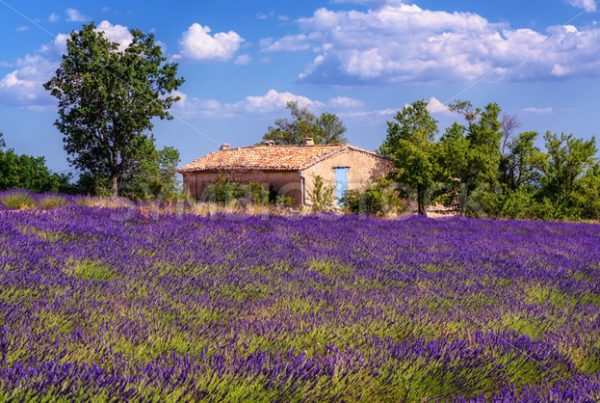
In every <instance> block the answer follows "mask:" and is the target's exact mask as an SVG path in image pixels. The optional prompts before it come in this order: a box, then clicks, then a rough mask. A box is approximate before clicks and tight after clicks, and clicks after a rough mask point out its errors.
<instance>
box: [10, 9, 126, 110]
mask: <svg viewBox="0 0 600 403" xmlns="http://www.w3.org/2000/svg"><path fill="white" fill-rule="evenodd" d="M97 31H99V32H103V33H104V35H105V36H106V37H107V38H108V39H110V40H111V41H113V42H116V43H118V44H119V50H121V51H122V50H124V49H125V48H127V46H129V44H131V41H132V39H133V37H132V35H131V33H130V32H129V29H128V28H127V27H126V26H123V25H117V24H111V23H110V22H109V21H102V22H101V23H100V24H99V25H98V27H97ZM68 39H69V35H68V34H58V35H56V36H55V37H54V39H53V40H52V41H51V42H48V43H46V44H44V45H42V46H41V47H40V48H39V49H38V51H36V52H34V53H33V54H28V55H26V56H25V57H23V58H20V59H18V60H17V62H16V66H15V67H16V68H15V69H14V70H12V71H11V72H9V73H8V74H6V75H5V76H4V77H3V78H2V79H0V103H3V104H7V105H13V106H23V107H30V108H37V109H39V108H44V107H46V106H49V105H52V103H53V102H54V101H53V99H52V98H51V97H50V95H49V94H48V92H47V91H46V90H45V89H44V88H43V84H44V83H45V82H46V81H48V80H49V79H50V77H52V74H53V73H54V72H55V71H56V69H57V68H58V65H59V63H60V58H61V56H62V55H63V54H64V53H65V52H66V50H67V40H68Z"/></svg>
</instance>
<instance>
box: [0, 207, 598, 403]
mask: <svg viewBox="0 0 600 403" xmlns="http://www.w3.org/2000/svg"><path fill="white" fill-rule="evenodd" d="M0 240H1V244H0V245H1V246H0V400H54V399H65V400H84V401H85V400H97V401H103V400H109V399H114V400H125V399H129V400H144V401H147V400H150V401H152V400H154V401H165V400H167V401H179V400H182V401H189V400H200V399H208V400H213V401H218V400H223V399H225V400H229V401H236V400H238V401H253V400H259V401H270V400H275V401H277V400H279V401H289V400H292V401H304V400H319V401H321V400H325V401H341V400H343V401H394V402H397V401H415V400H458V401H464V400H467V401H469V400H473V401H489V400H493V401H514V400H517V401H531V402H537V401H540V400H552V401H577V402H579V401H583V402H586V401H589V402H592V401H596V400H598V399H600V247H599V244H600V226H598V225H591V224H553V223H533V222H512V221H485V220H482V221H478V220H469V219H462V218H453V219H447V220H426V219H418V218H409V219H403V220H394V221H384V220H377V219H367V218H364V217H351V216H349V217H344V218H333V217H303V218H298V217H296V218H285V217H269V218H268V219H266V218H264V217H252V218H249V217H235V216H212V217H198V216H192V215H161V216H152V217H146V216H144V215H142V214H140V213H139V212H138V211H137V210H135V211H132V210H127V209H101V208H90V207H85V206H75V205H71V206H66V207H59V208H56V209H52V210H47V211H39V210H28V211H8V210H3V211H0Z"/></svg>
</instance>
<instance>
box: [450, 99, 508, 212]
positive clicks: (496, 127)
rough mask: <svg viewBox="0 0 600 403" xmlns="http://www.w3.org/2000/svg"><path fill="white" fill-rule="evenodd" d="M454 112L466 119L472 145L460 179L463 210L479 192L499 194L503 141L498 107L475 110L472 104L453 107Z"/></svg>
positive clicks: (458, 103) (461, 102)
mask: <svg viewBox="0 0 600 403" xmlns="http://www.w3.org/2000/svg"><path fill="white" fill-rule="evenodd" d="M450 110H451V111H453V112H457V113H460V114H462V115H463V117H464V118H465V121H466V123H467V127H466V128H465V133H466V135H465V138H466V140H467V141H468V152H467V156H466V164H465V167H464V168H465V169H464V171H463V172H461V175H460V178H461V183H462V186H463V191H462V197H461V201H460V208H461V210H462V211H464V208H465V206H466V204H467V202H468V201H469V197H470V195H471V193H472V192H473V191H474V190H475V189H478V188H480V189H481V188H485V189H486V190H487V191H490V192H493V191H496V186H497V183H498V169H499V166H500V159H501V157H502V154H501V152H500V142H501V140H502V137H503V130H502V122H501V121H500V118H499V117H500V111H501V110H500V107H499V106H498V105H497V104H495V103H490V104H488V105H487V106H486V107H485V108H483V109H481V108H474V107H473V105H472V104H471V103H470V102H468V101H458V102H456V103H454V104H452V105H450Z"/></svg>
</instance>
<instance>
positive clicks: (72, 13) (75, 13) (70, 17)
mask: <svg viewBox="0 0 600 403" xmlns="http://www.w3.org/2000/svg"><path fill="white" fill-rule="evenodd" d="M65 12H66V14H67V21H69V22H86V21H88V20H89V18H88V17H86V16H85V15H83V14H82V13H81V11H79V10H77V9H75V8H67V10H66V11H65Z"/></svg>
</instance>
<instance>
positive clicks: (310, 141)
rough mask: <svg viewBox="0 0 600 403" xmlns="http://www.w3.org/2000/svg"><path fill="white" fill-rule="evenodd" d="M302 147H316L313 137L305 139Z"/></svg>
mask: <svg viewBox="0 0 600 403" xmlns="http://www.w3.org/2000/svg"><path fill="white" fill-rule="evenodd" d="M302 145H303V146H304V147H312V146H314V145H315V141H314V140H313V139H312V137H307V138H305V139H304V142H303V143H302Z"/></svg>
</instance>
